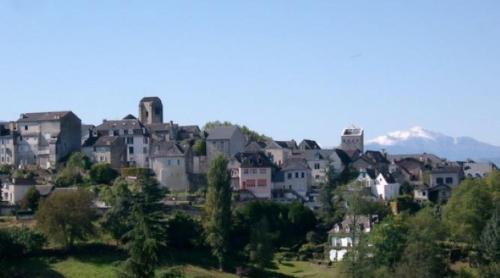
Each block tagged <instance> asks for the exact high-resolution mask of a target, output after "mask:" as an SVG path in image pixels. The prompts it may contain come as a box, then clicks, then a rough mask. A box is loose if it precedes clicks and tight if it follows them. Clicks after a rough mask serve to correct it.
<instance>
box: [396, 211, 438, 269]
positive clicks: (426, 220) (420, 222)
mask: <svg viewBox="0 0 500 278" xmlns="http://www.w3.org/2000/svg"><path fill="white" fill-rule="evenodd" d="M408 227H411V228H410V229H409V230H408V241H407V245H406V248H405V250H404V252H403V255H402V257H401V262H400V263H399V264H398V265H397V267H396V270H395V274H396V277H409V278H412V277H415V278H418V277H430V278H432V277H436V278H437V277H445V276H446V274H447V271H448V269H447V263H446V260H445V256H444V250H443V248H442V247H441V246H440V245H439V244H438V242H439V241H442V240H444V239H445V238H446V230H445V229H444V228H443V227H442V225H441V223H440V221H439V216H438V215H436V214H435V213H434V212H433V211H432V209H430V208H426V209H423V210H421V211H420V212H419V213H417V214H416V215H415V216H414V217H412V218H410V219H409V222H408Z"/></svg>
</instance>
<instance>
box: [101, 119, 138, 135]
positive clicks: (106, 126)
mask: <svg viewBox="0 0 500 278" xmlns="http://www.w3.org/2000/svg"><path fill="white" fill-rule="evenodd" d="M96 128H97V130H99V131H107V130H115V129H132V130H134V131H137V132H139V131H140V133H142V129H143V128H144V125H143V124H141V122H139V120H137V119H130V120H112V121H106V120H105V121H103V123H102V124H100V125H98V126H97V127H96Z"/></svg>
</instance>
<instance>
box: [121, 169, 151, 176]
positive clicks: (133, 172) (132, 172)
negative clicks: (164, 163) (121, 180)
mask: <svg viewBox="0 0 500 278" xmlns="http://www.w3.org/2000/svg"><path fill="white" fill-rule="evenodd" d="M150 174H151V170H150V169H147V168H135V167H130V168H122V176H124V177H144V176H149V175H150Z"/></svg>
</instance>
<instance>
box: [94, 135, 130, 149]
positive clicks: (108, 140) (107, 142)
mask: <svg viewBox="0 0 500 278" xmlns="http://www.w3.org/2000/svg"><path fill="white" fill-rule="evenodd" d="M120 140H123V138H120V137H118V136H101V137H99V138H98V139H97V140H96V142H95V144H94V146H96V147H109V146H111V145H113V144H114V143H115V142H117V141H120Z"/></svg>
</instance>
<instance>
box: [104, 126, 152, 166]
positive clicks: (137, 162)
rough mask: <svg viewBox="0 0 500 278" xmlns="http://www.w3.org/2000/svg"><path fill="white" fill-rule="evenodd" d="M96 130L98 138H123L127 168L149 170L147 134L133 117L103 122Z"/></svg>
mask: <svg viewBox="0 0 500 278" xmlns="http://www.w3.org/2000/svg"><path fill="white" fill-rule="evenodd" d="M96 129H97V133H98V135H99V136H111V137H121V138H123V140H124V141H125V145H126V162H127V164H128V166H130V167H141V168H149V166H150V164H149V144H150V138H149V133H148V130H147V129H146V127H145V126H144V125H143V124H142V123H141V122H140V121H139V120H137V119H136V118H134V117H126V118H124V119H123V120H113V121H108V120H104V121H103V122H102V124H100V125H99V126H97V127H96Z"/></svg>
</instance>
